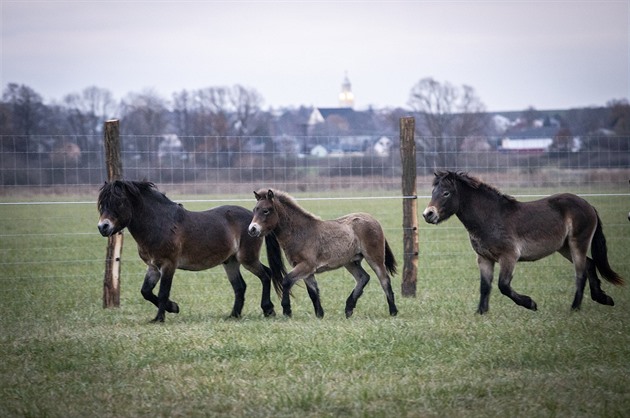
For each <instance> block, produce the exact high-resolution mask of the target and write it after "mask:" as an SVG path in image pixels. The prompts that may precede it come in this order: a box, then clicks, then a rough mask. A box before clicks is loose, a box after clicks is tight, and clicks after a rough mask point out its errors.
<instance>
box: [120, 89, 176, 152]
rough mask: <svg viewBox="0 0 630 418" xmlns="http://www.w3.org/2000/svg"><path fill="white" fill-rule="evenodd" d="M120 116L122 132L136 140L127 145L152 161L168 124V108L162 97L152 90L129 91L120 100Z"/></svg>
mask: <svg viewBox="0 0 630 418" xmlns="http://www.w3.org/2000/svg"><path fill="white" fill-rule="evenodd" d="M121 117H122V118H123V119H124V121H125V123H124V125H123V127H122V128H123V130H124V134H125V135H132V136H134V137H135V138H134V139H135V140H136V143H135V144H128V145H127V146H128V147H133V148H135V151H137V152H140V156H141V157H143V158H144V159H148V160H149V161H152V160H153V159H154V157H156V154H157V153H156V151H157V147H158V143H159V141H160V139H161V138H162V137H161V136H162V135H163V134H165V133H166V132H165V129H166V127H167V125H168V109H167V107H166V102H165V101H164V99H163V98H162V97H160V96H159V95H158V94H157V93H155V92H154V91H152V90H145V91H144V92H142V93H139V94H138V93H131V94H129V95H128V96H127V98H126V99H125V100H123V101H122V104H121ZM146 157H148V158H146Z"/></svg>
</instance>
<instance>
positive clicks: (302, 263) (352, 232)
mask: <svg viewBox="0 0 630 418" xmlns="http://www.w3.org/2000/svg"><path fill="white" fill-rule="evenodd" d="M254 196H255V197H256V200H257V202H256V207H255V208H254V218H253V219H252V222H251V224H250V225H249V234H250V235H251V236H254V237H259V236H263V235H264V236H268V235H270V234H271V235H275V236H276V237H277V238H278V241H279V242H280V245H281V246H282V249H283V250H284V253H285V255H286V257H287V260H288V261H289V263H291V266H293V270H291V271H290V272H289V273H287V275H286V276H285V278H284V282H283V286H282V289H283V292H282V309H283V313H284V315H286V316H291V301H290V299H289V296H290V292H291V287H292V286H293V285H294V284H295V283H296V282H297V281H298V280H300V279H304V281H305V282H306V286H307V290H308V294H309V296H310V298H311V301H312V302H313V307H314V308H315V315H316V316H317V317H318V318H321V317H323V316H324V310H323V309H322V305H321V303H320V299H319V289H318V287H317V282H316V281H315V273H321V272H324V271H329V270H335V269H338V268H340V267H345V268H346V269H347V270H348V271H349V272H350V274H352V276H354V278H355V280H356V281H357V284H356V287H355V288H354V290H353V291H352V293H350V296H349V297H348V299H347V300H346V310H345V312H346V318H349V317H350V316H351V315H352V312H353V311H354V308H355V306H356V304H357V300H358V299H359V297H360V296H361V294H362V293H363V288H365V286H366V285H367V283H368V281H369V280H370V276H369V275H368V273H367V272H366V271H365V270H364V269H363V267H361V261H362V260H363V259H364V258H365V260H366V261H367V262H368V264H369V265H370V267H371V268H372V270H374V272H375V273H376V275H377V276H378V278H379V280H380V282H381V286H382V288H383V291H384V292H385V295H386V297H387V303H388V305H389V314H390V315H392V316H394V315H396V314H397V313H398V309H397V308H396V304H395V303H394V292H393V291H392V286H391V281H390V277H389V274H390V273H391V274H394V273H395V272H396V260H395V259H394V255H393V254H392V251H391V249H390V248H389V244H388V243H387V240H386V239H385V235H384V233H383V228H381V225H380V224H379V223H378V221H377V220H376V219H374V218H373V217H372V216H370V215H368V214H366V213H352V214H350V215H346V216H343V217H341V218H339V219H335V220H331V221H323V220H321V219H319V218H318V217H316V216H315V215H313V214H311V213H309V212H307V211H306V210H304V209H303V208H302V207H300V206H299V205H298V204H297V203H296V202H295V200H294V199H293V198H292V197H291V196H289V195H288V194H286V193H283V192H279V191H273V190H271V189H269V190H260V191H258V192H254Z"/></svg>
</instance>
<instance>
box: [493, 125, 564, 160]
mask: <svg viewBox="0 0 630 418" xmlns="http://www.w3.org/2000/svg"><path fill="white" fill-rule="evenodd" d="M559 132H561V128H560V127H559V126H557V125H555V124H554V125H551V126H549V125H547V126H537V127H533V128H529V129H522V130H519V131H512V132H510V131H508V132H506V133H505V136H504V137H503V138H502V139H501V142H500V145H499V151H505V152H518V153H526V154H538V153H543V152H547V151H549V147H551V145H552V144H553V143H554V139H555V138H556V136H557V135H558V133H559Z"/></svg>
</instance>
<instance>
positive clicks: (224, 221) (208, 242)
mask: <svg viewBox="0 0 630 418" xmlns="http://www.w3.org/2000/svg"><path fill="white" fill-rule="evenodd" d="M98 210H99V212H100V219H99V222H98V230H99V232H100V233H101V235H102V236H104V237H107V236H111V235H113V234H115V233H117V232H118V231H121V230H122V229H124V228H127V229H128V230H129V232H130V233H131V236H133V238H134V239H135V241H136V243H137V244H138V253H139V255H140V258H141V259H142V261H144V262H145V263H146V265H147V273H146V275H145V277H144V283H143V285H142V296H144V298H145V299H146V300H148V301H150V302H151V303H153V304H154V305H155V306H157V308H158V312H157V316H156V317H155V319H154V320H153V321H154V322H164V316H165V312H172V313H178V312H179V306H178V305H177V303H175V302H173V301H171V300H169V295H170V291H171V284H172V281H173V275H174V274H175V270H176V269H182V270H192V271H199V270H206V269H209V268H211V267H215V266H218V265H219V264H222V265H223V268H224V269H225V272H226V273H227V276H228V280H229V281H230V284H231V285H232V288H233V289H234V307H233V308H232V313H231V316H232V317H240V315H241V311H242V309H243V303H244V301H245V289H246V284H245V281H244V280H243V277H242V276H241V272H240V265H241V264H242V265H243V266H245V268H246V269H247V270H249V271H250V272H252V273H253V274H255V275H256V276H258V278H259V279H260V281H261V282H262V299H261V303H260V306H261V308H262V310H263V313H264V315H265V316H271V315H275V312H274V306H273V303H272V302H271V298H270V293H271V291H270V289H271V283H273V286H274V288H275V290H276V292H277V293H278V294H280V289H281V284H282V278H283V275H284V266H283V264H282V254H281V252H280V246H279V245H278V242H277V241H276V240H275V238H274V236H273V235H271V236H269V237H267V238H266V240H265V241H266V245H267V258H268V261H269V264H270V266H271V269H269V268H268V267H266V266H264V265H263V264H262V263H261V262H260V261H259V256H260V248H261V246H262V239H259V238H253V237H251V236H249V234H248V233H247V227H248V226H249V223H250V222H251V220H252V212H250V211H249V210H247V209H245V208H242V207H240V206H220V207H217V208H214V209H210V210H207V211H203V212H191V211H188V210H186V209H184V208H183V207H182V205H180V204H177V203H175V202H173V201H171V200H170V199H168V198H167V197H166V196H165V195H164V194H162V193H160V192H159V191H158V190H157V188H156V187H155V185H154V184H153V183H150V182H138V181H121V180H116V181H113V182H109V183H105V185H104V186H103V187H102V188H101V190H100V194H99V196H98ZM158 281H159V282H160V290H159V293H158V295H157V296H156V295H154V294H153V289H154V288H155V286H156V285H157V283H158Z"/></svg>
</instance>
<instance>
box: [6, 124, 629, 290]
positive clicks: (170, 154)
mask: <svg viewBox="0 0 630 418" xmlns="http://www.w3.org/2000/svg"><path fill="white" fill-rule="evenodd" d="M175 139H176V141H175ZM453 140H455V139H453ZM1 141H2V148H1V152H0V163H1V164H0V214H1V216H0V223H1V225H2V232H0V240H1V242H2V243H1V244H0V255H1V258H2V260H0V268H1V269H2V271H3V273H4V274H3V280H23V279H35V278H36V279H40V280H41V279H58V278H70V279H76V280H84V279H85V278H86V276H91V277H92V278H93V277H100V275H101V274H102V271H103V263H104V247H105V243H104V241H103V239H102V238H101V237H100V235H99V234H98V233H97V231H96V228H95V225H96V219H97V214H96V207H95V204H96V197H97V195H98V189H99V188H100V186H101V185H102V184H103V182H104V181H105V179H106V170H105V163H104V156H103V149H102V138H100V137H65V136H63V137H42V136H37V137H16V136H10V137H2V138H1ZM379 141H380V142H379ZM431 141H432V139H431V138H419V139H418V151H417V155H416V161H417V171H418V174H419V176H418V187H417V189H418V194H419V196H418V197H417V198H418V199H419V204H418V208H419V210H420V211H421V210H423V209H424V207H425V206H426V203H427V202H428V200H429V196H430V192H431V182H432V179H433V171H434V170H436V169H443V168H448V169H453V170H461V171H467V172H470V173H471V174H472V175H475V176H478V177H480V178H481V179H482V180H483V181H485V182H488V183H490V184H493V185H495V186H496V187H498V188H499V189H501V190H502V191H503V192H505V193H508V194H512V195H514V196H515V197H517V198H518V199H522V200H531V199H534V198H537V197H542V196H546V195H549V194H552V193H556V192H560V191H562V192H572V193H576V194H579V195H582V196H583V197H585V198H586V199H587V200H589V201H591V202H592V203H593V204H594V205H595V206H596V207H597V208H598V210H599V211H600V212H601V213H602V214H604V216H605V232H606V236H607V239H608V243H609V247H610V248H617V249H621V248H623V249H624V250H623V251H627V250H625V249H627V248H630V229H629V224H630V222H628V219H627V216H628V211H629V210H630V185H629V183H628V181H629V179H630V151H628V148H627V146H628V144H627V142H628V140H627V138H626V139H625V141H626V142H623V141H622V140H618V141H612V140H610V139H609V138H607V139H606V140H602V139H599V138H583V140H582V142H583V143H584V144H588V147H587V146H583V147H582V148H581V149H579V150H572V149H566V150H563V151H558V150H556V151H550V150H541V149H519V150H506V149H500V148H492V147H491V148H489V149H488V148H487V147H481V148H482V149H479V150H475V149H466V150H463V149H459V150H457V151H448V152H447V151H444V152H437V151H435V149H436V148H439V147H436V146H433V145H431V146H427V144H429V145H430V144H431ZM478 141H479V139H478ZM481 142H484V143H490V142H491V139H490V138H486V139H485V141H481ZM122 143H123V150H122V158H123V174H124V177H125V178H127V179H132V180H141V179H146V180H149V181H152V182H154V183H155V184H156V185H157V186H158V188H159V189H160V190H161V191H162V192H165V193H166V194H167V196H168V197H170V198H171V199H172V200H175V201H177V202H180V203H184V204H185V206H186V207H187V208H188V209H191V210H202V209H206V208H208V207H212V206H218V205H220V204H228V203H229V204H239V205H242V206H245V207H248V208H251V207H252V206H253V204H254V201H253V194H252V191H253V190H257V189H258V188H262V187H273V188H277V189H281V190H284V191H287V192H289V193H291V194H293V195H294V196H295V197H296V198H297V199H298V201H299V202H300V204H302V205H303V206H305V207H306V208H307V209H308V210H310V211H312V212H313V213H315V214H317V215H319V216H320V217H322V218H324V219H327V218H334V217H337V216H341V215H343V214H345V213H349V212H353V211H366V212H370V213H372V214H373V215H374V216H375V217H376V218H377V219H379V220H381V221H382V223H383V225H384V228H385V231H386V234H387V235H388V236H389V237H392V240H393V241H396V242H395V244H394V245H395V246H396V248H397V250H398V252H399V253H400V251H401V248H402V245H401V242H398V241H401V239H400V238H401V237H402V209H401V200H402V199H406V198H416V197H415V196H403V195H402V193H401V175H402V171H401V156H400V149H399V142H398V138H395V137H391V136H387V135H384V134H380V133H377V134H374V135H369V136H362V137H361V138H354V137H352V138H344V137H293V138H287V137H281V138H270V137H227V138H218V137H216V138H215V137H203V138H202V137H180V138H173V137H169V136H131V137H130V136H123V137H122ZM377 145H378V146H377ZM420 225H421V226H420V233H419V235H420V241H421V243H420V263H419V265H420V269H419V276H420V277H419V280H422V277H424V276H430V275H432V274H435V272H436V271H440V270H443V269H444V268H448V266H445V265H444V264H443V262H436V261H435V260H438V259H440V260H448V259H449V258H450V257H460V256H462V255H463V254H465V256H466V257H470V258H471V266H473V267H474V257H473V256H472V250H470V248H469V245H468V246H467V245H464V246H461V245H453V242H460V243H461V242H467V240H468V238H467V234H466V233H465V231H464V230H463V227H462V226H461V224H458V223H457V222H456V221H454V222H453V221H449V222H448V223H447V224H446V225H442V226H440V227H435V226H430V225H425V224H424V223H422V222H421V224H420ZM134 247H135V246H134V245H133V244H132V243H129V242H127V243H126V244H125V252H126V254H128V257H130V258H131V257H135V255H134V254H133V253H134V252H135V248H134ZM429 260H431V261H430V262H429ZM444 262H446V263H447V261H444ZM557 262H564V261H557ZM616 262H617V264H620V266H619V265H618V266H617V268H618V269H619V270H620V271H621V273H622V275H624V274H625V276H628V273H629V272H630V258H629V257H623V258H619V259H618V260H616ZM124 269H125V271H126V274H127V275H132V276H133V277H136V276H138V277H141V276H142V275H143V267H142V265H141V263H133V264H132V265H131V266H127V267H125V268H124ZM203 274H206V273H203ZM211 274H216V275H220V276H223V272H222V271H220V270H217V271H214V272H212V273H211ZM473 276H475V275H473Z"/></svg>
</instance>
